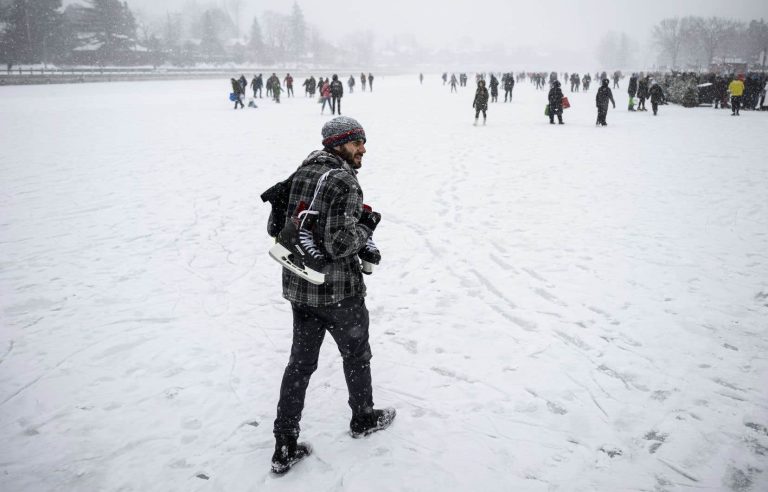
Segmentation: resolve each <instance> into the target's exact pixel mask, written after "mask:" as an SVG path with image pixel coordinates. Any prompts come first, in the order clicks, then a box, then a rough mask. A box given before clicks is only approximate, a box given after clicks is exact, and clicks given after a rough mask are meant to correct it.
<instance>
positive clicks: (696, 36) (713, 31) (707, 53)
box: [690, 17, 737, 67]
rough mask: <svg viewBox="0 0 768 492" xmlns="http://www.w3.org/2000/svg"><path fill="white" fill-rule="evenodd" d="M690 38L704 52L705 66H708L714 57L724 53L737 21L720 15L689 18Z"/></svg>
mask: <svg viewBox="0 0 768 492" xmlns="http://www.w3.org/2000/svg"><path fill="white" fill-rule="evenodd" d="M690 27H691V32H692V34H693V36H692V40H693V41H694V43H695V44H696V45H697V46H698V47H699V49H701V50H702V52H703V54H704V62H705V66H707V67H709V65H711V64H712V62H713V61H714V60H715V57H716V56H718V55H720V56H722V55H724V50H725V47H726V44H727V43H728V42H729V40H731V39H732V38H733V35H734V33H735V32H736V28H737V23H736V22H735V21H732V20H729V19H723V18H722V17H710V18H708V19H702V18H700V17H696V18H693V19H691V25H690Z"/></svg>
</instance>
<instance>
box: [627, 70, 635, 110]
mask: <svg viewBox="0 0 768 492" xmlns="http://www.w3.org/2000/svg"><path fill="white" fill-rule="evenodd" d="M627 94H629V110H630V111H634V110H635V102H634V100H635V96H636V95H637V74H636V73H633V74H632V76H631V77H630V78H629V85H628V86H627Z"/></svg>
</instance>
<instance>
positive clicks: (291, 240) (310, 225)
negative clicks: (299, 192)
mask: <svg viewBox="0 0 768 492" xmlns="http://www.w3.org/2000/svg"><path fill="white" fill-rule="evenodd" d="M306 208H307V205H306V203H304V202H301V203H299V206H298V207H296V212H295V213H294V215H293V216H292V217H291V219H290V220H289V221H288V223H287V224H286V225H285V227H283V230H282V231H280V234H278V236H277V243H276V244H275V245H274V246H273V247H272V249H270V250H269V256H271V257H272V258H274V259H275V260H276V261H277V262H278V263H280V264H281V265H282V266H283V267H284V268H287V269H288V270H290V271H292V272H293V273H295V274H296V275H298V276H300V277H301V278H303V279H304V280H306V281H307V282H309V283H311V284H315V285H320V284H322V283H323V282H325V274H324V273H323V270H324V269H325V267H326V265H327V261H326V258H325V255H323V253H322V251H320V249H319V248H318V247H317V245H316V244H315V239H314V235H313V230H314V221H315V218H316V216H317V214H318V212H310V211H308V210H307V209H306Z"/></svg>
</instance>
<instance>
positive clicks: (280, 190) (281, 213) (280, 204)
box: [261, 173, 296, 237]
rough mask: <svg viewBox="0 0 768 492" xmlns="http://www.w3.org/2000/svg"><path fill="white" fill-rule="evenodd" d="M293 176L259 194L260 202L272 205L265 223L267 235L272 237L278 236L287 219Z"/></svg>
mask: <svg viewBox="0 0 768 492" xmlns="http://www.w3.org/2000/svg"><path fill="white" fill-rule="evenodd" d="M295 174H296V173H293V174H291V175H290V176H288V179H286V180H285V181H280V182H279V183H276V184H275V185H274V186H272V187H271V188H269V189H268V190H267V191H265V192H264V193H262V194H261V201H262V202H264V203H266V202H269V203H270V204H271V205H272V211H271V212H270V213H269V222H267V234H269V235H270V236H272V237H277V235H278V234H280V231H281V230H283V226H284V225H285V219H286V218H287V217H288V199H289V197H290V195H291V185H292V184H293V176H294V175H295Z"/></svg>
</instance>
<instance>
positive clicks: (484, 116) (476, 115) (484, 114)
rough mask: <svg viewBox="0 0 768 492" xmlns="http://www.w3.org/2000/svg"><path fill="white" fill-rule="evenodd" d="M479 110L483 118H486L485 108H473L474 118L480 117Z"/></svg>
mask: <svg viewBox="0 0 768 492" xmlns="http://www.w3.org/2000/svg"><path fill="white" fill-rule="evenodd" d="M480 111H482V112H483V119H486V117H487V116H488V113H487V111H488V110H487V109H475V119H478V118H479V117H480Z"/></svg>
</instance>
